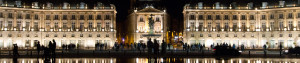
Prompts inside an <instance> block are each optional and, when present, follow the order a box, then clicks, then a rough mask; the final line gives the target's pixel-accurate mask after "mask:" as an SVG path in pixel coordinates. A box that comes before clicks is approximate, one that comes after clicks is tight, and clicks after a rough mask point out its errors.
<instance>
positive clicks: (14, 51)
mask: <svg viewBox="0 0 300 63" xmlns="http://www.w3.org/2000/svg"><path fill="white" fill-rule="evenodd" d="M13 46H14V48H13V56H14V57H16V56H20V55H19V52H18V45H17V44H13Z"/></svg>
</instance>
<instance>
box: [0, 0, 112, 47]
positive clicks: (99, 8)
mask: <svg viewBox="0 0 300 63" xmlns="http://www.w3.org/2000/svg"><path fill="white" fill-rule="evenodd" d="M18 2H21V1H16V4H4V3H0V4H1V5H2V6H1V7H0V20H1V21H0V30H1V31H0V48H11V47H12V44H17V45H18V46H19V47H29V48H31V47H34V46H35V44H36V43H37V42H38V41H39V42H40V43H41V45H44V46H47V45H48V44H49V41H51V40H53V39H54V40H56V42H57V46H58V47H61V46H62V45H64V44H65V45H68V44H75V45H76V47H80V48H87V47H95V44H96V43H102V44H107V45H108V46H113V43H114V42H115V41H116V30H115V27H116V13H117V12H116V10H115V9H116V8H115V6H114V5H113V4H108V5H104V4H102V3H101V2H98V3H97V4H96V6H94V7H92V8H89V7H88V6H87V4H85V3H83V2H81V3H79V4H78V5H77V6H71V5H70V4H69V3H67V2H64V3H63V6H61V7H55V6H54V5H53V4H52V3H46V4H42V5H39V3H38V2H33V3H32V6H26V5H21V3H18Z"/></svg>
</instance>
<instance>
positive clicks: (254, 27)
mask: <svg viewBox="0 0 300 63" xmlns="http://www.w3.org/2000/svg"><path fill="white" fill-rule="evenodd" d="M183 13H184V33H183V34H184V42H185V43H188V44H199V43H200V44H205V45H206V47H210V45H212V44H214V45H217V44H221V43H227V44H230V45H231V46H232V45H233V44H235V45H236V46H237V45H239V46H240V45H242V44H243V45H245V47H246V48H253V47H255V48H262V47H263V45H266V46H267V47H268V48H270V49H274V48H278V47H279V44H280V43H281V44H282V46H283V47H285V48H288V47H295V46H300V40H298V37H300V34H299V30H300V21H299V20H300V9H299V7H297V4H286V3H285V1H279V4H276V5H268V2H262V6H261V7H254V6H253V3H248V4H247V6H245V7H242V6H239V7H238V6H237V3H235V2H234V3H231V4H230V5H228V6H225V5H221V4H220V3H219V2H216V3H215V4H214V5H213V6H212V7H209V6H204V5H203V2H199V3H196V4H187V5H185V7H184V11H183Z"/></svg>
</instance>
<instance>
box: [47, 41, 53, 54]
mask: <svg viewBox="0 0 300 63" xmlns="http://www.w3.org/2000/svg"><path fill="white" fill-rule="evenodd" d="M52 47H53V44H52V42H51V41H49V44H48V48H49V52H50V53H51V52H52Z"/></svg>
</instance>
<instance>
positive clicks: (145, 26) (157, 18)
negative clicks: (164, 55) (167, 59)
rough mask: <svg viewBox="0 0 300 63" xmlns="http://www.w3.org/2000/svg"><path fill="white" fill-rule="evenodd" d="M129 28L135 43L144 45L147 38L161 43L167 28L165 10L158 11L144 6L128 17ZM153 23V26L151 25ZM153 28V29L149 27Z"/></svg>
mask: <svg viewBox="0 0 300 63" xmlns="http://www.w3.org/2000/svg"><path fill="white" fill-rule="evenodd" d="M129 16H130V17H129V19H130V21H131V22H130V23H131V24H132V25H131V26H130V28H131V29H133V30H134V31H132V32H131V33H133V34H134V41H135V42H136V43H140V42H143V43H146V42H147V41H148V39H149V38H151V39H152V41H153V40H154V39H156V40H158V42H161V41H162V40H163V39H164V38H165V32H166V30H167V29H166V27H167V18H168V17H167V13H166V11H165V10H159V9H156V8H154V7H153V6H146V7H145V8H142V9H136V10H134V12H133V13H132V14H130V15H129ZM151 21H153V25H151ZM152 26H153V29H151V27H152Z"/></svg>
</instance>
